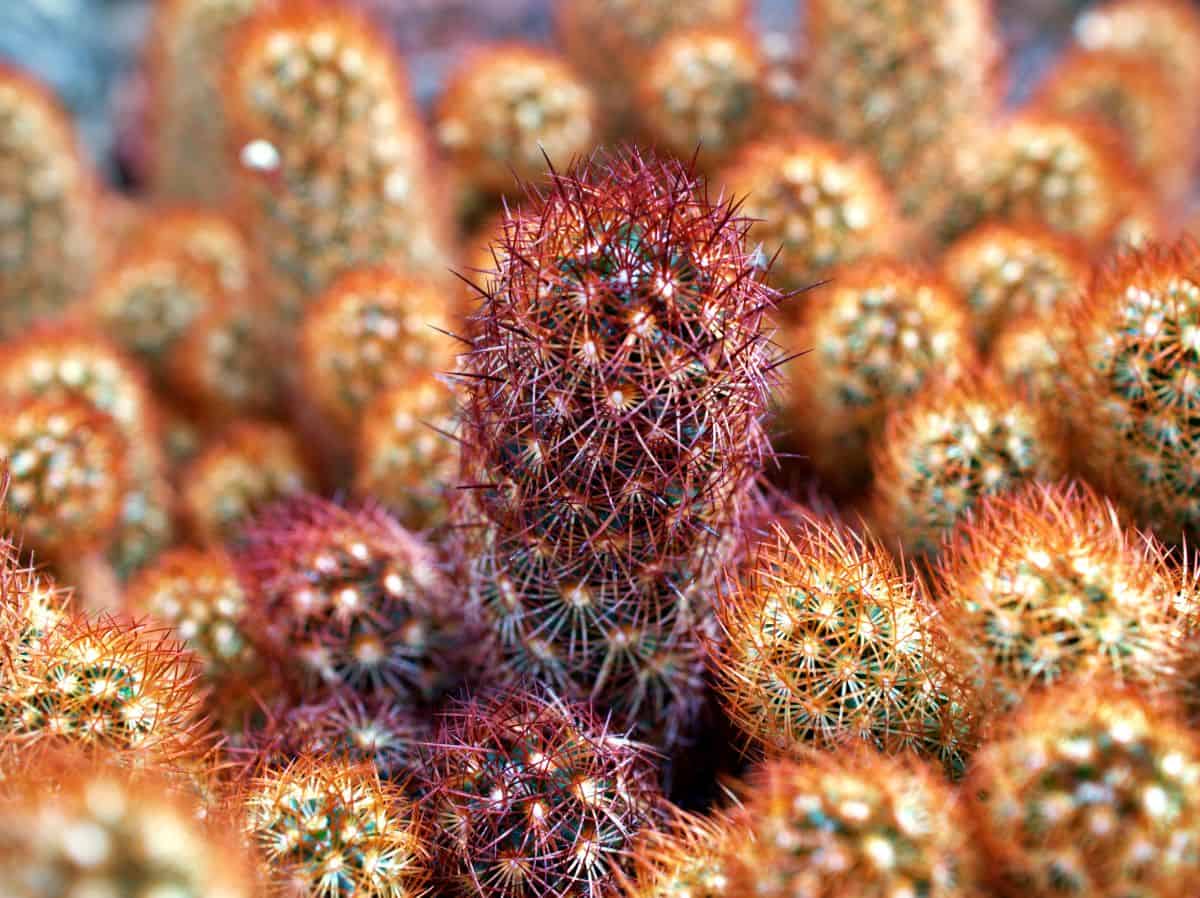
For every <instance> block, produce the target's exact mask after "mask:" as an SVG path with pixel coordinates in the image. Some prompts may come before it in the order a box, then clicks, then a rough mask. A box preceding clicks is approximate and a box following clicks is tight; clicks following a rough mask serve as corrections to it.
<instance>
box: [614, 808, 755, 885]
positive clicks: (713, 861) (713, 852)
mask: <svg viewBox="0 0 1200 898" xmlns="http://www.w3.org/2000/svg"><path fill="white" fill-rule="evenodd" d="M748 839H749V835H748V833H746V832H745V830H744V827H742V826H738V825H736V824H735V823H734V822H733V821H732V820H730V819H729V816H728V815H727V814H725V813H721V812H718V813H717V814H715V815H714V816H711V817H701V816H699V815H697V814H689V813H687V812H686V811H680V810H677V809H671V811H670V812H669V816H668V818H667V820H666V821H665V822H664V823H660V824H658V825H657V826H655V827H649V828H647V829H645V830H643V831H642V832H641V833H640V834H639V836H638V838H637V841H635V842H634V844H633V849H632V851H631V853H632V855H633V867H634V874H633V876H632V878H631V880H630V883H629V885H628V886H627V887H626V895H627V896H628V898H734V896H735V895H736V894H737V893H736V892H734V890H733V884H732V883H731V882H730V881H729V874H728V872H727V869H726V868H727V866H728V864H729V860H728V858H729V855H730V854H732V853H734V852H736V851H738V850H739V848H740V847H742V846H743V845H745V843H746V842H747V840H748Z"/></svg>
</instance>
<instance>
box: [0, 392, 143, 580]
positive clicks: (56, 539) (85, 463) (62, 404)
mask: <svg viewBox="0 0 1200 898" xmlns="http://www.w3.org/2000/svg"><path fill="white" fill-rule="evenodd" d="M126 449H127V447H126V443H125V440H124V437H123V436H122V434H121V431H120V429H119V428H118V427H117V424H116V422H115V421H113V419H112V418H110V417H109V416H108V415H106V414H104V413H103V412H99V411H97V410H96V409H95V408H94V407H93V406H90V405H88V404H86V403H84V402H81V401H80V400H78V399H60V400H56V399H51V398H38V397H30V398H28V399H26V400H25V401H24V402H20V403H19V404H17V405H16V406H15V407H9V409H8V411H7V413H6V414H5V415H3V416H0V459H5V460H6V461H7V465H8V470H9V472H10V474H11V476H12V482H11V484H10V485H9V488H8V494H7V498H6V503H5V507H6V509H7V510H8V511H10V512H11V513H13V514H14V515H16V516H17V517H18V518H19V521H20V527H21V532H22V533H23V535H24V536H25V538H26V539H27V540H28V541H29V543H30V544H31V545H32V546H34V547H36V548H38V549H40V550H41V551H43V552H45V553H46V554H47V555H49V556H50V557H51V558H57V559H58V560H60V561H62V560H65V559H67V558H69V557H71V556H72V555H74V554H76V553H83V554H87V553H90V552H94V551H100V552H103V551H104V550H105V549H106V548H107V547H108V545H109V544H110V543H111V542H112V539H113V536H114V531H115V528H116V525H117V521H118V518H119V516H120V513H121V501H122V497H123V495H124V494H125V492H126V490H127V489H128V486H127V483H128V478H129V476H130V472H129V469H128V466H127V464H126V455H125V453H126Z"/></svg>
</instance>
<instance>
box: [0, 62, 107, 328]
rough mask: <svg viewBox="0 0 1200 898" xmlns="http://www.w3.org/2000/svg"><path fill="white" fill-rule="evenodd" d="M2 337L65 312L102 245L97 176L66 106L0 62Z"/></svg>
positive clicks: (90, 271)
mask: <svg viewBox="0 0 1200 898" xmlns="http://www.w3.org/2000/svg"><path fill="white" fill-rule="evenodd" d="M0 158H3V159H4V169H3V172H0V205H3V208H4V210H5V212H4V215H3V218H2V220H0V339H4V338H9V337H14V336H16V335H18V334H20V333H23V332H24V331H25V329H26V328H27V327H28V326H29V325H30V324H31V323H33V322H35V321H37V320H41V319H45V320H49V319H54V318H57V317H60V316H61V315H62V313H63V312H65V311H66V310H67V308H68V307H69V306H70V305H71V304H72V303H73V302H74V301H75V300H76V299H78V298H79V296H80V294H81V293H83V292H86V291H87V290H88V288H89V287H90V286H91V281H92V277H93V276H94V274H95V272H96V268H97V267H98V265H99V262H100V255H101V252H102V246H101V238H100V232H99V221H98V217H99V212H98V207H97V204H98V193H97V187H96V185H95V183H94V180H93V178H94V176H93V174H92V173H91V171H90V170H89V168H88V167H87V164H86V163H85V162H84V160H83V158H82V157H81V155H80V152H79V149H78V147H77V146H76V138H75V133H74V131H73V129H72V127H71V125H70V122H69V121H68V119H67V116H66V114H65V113H64V112H63V111H62V110H61V109H60V107H59V105H58V103H57V101H56V100H54V99H53V98H52V97H51V96H50V95H49V94H48V93H47V92H46V91H45V90H44V89H43V88H42V87H41V86H40V85H38V84H37V83H35V82H33V81H32V80H30V79H28V78H26V77H25V76H23V75H21V74H19V73H18V72H16V71H15V70H13V69H10V68H8V67H6V66H0Z"/></svg>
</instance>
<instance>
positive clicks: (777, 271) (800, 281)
mask: <svg viewBox="0 0 1200 898" xmlns="http://www.w3.org/2000/svg"><path fill="white" fill-rule="evenodd" d="M721 182H722V183H723V184H724V185H726V187H727V189H728V190H729V191H730V192H732V194H733V195H734V196H735V197H736V198H737V199H740V200H742V212H743V214H745V215H746V216H747V217H748V218H752V219H754V220H755V222H754V226H753V227H752V228H751V229H750V239H752V240H754V241H756V242H760V243H761V244H762V246H763V249H764V250H765V251H766V252H767V253H769V254H772V255H774V254H776V253H777V254H778V258H777V259H776V262H775V264H774V266H772V280H773V281H774V282H775V283H777V284H779V286H780V287H782V288H785V289H788V290H802V289H805V288H807V287H811V286H812V285H813V284H814V283H816V281H817V280H818V279H819V278H821V277H822V276H823V275H825V274H826V273H828V272H829V271H830V270H831V269H832V268H834V267H835V266H838V265H847V264H850V263H853V262H857V261H859V260H861V259H865V258H866V257H868V256H875V255H883V254H886V253H889V252H892V251H895V250H896V249H897V248H898V245H899V242H900V227H899V218H898V215H897V210H896V208H895V203H894V201H893V199H892V196H891V193H890V191H889V190H888V188H887V186H886V185H885V184H884V182H883V181H882V179H881V178H880V176H879V173H878V171H877V170H876V169H875V166H874V164H873V163H872V162H871V160H870V159H869V157H867V156H865V155H862V154H861V153H858V152H855V151H851V150H846V149H844V148H842V147H839V146H836V145H834V144H830V143H825V142H823V141H820V140H816V139H814V138H811V137H804V136H789V137H777V138H772V139H768V140H765V141H760V142H757V143H754V144H751V145H750V146H748V147H746V148H745V149H744V150H743V151H742V152H741V153H740V154H738V156H737V157H736V158H735V159H734V161H733V162H732V163H731V164H730V165H729V166H728V167H727V168H726V169H725V171H724V172H722V174H721Z"/></svg>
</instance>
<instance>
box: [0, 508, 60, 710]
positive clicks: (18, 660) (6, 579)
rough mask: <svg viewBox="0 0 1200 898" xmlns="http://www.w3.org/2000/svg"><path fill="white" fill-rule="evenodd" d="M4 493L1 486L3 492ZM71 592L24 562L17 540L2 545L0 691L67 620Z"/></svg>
mask: <svg viewBox="0 0 1200 898" xmlns="http://www.w3.org/2000/svg"><path fill="white" fill-rule="evenodd" d="M2 493H3V489H2V486H0V494H2ZM70 601H71V592H70V590H67V589H62V588H60V587H59V586H58V585H57V583H56V582H55V581H54V578H53V577H51V576H50V575H49V574H48V573H46V572H45V571H43V570H40V569H38V568H36V567H34V566H33V565H31V564H27V563H25V562H23V561H22V560H21V558H20V552H19V550H18V549H17V547H16V545H15V544H4V545H2V546H0V645H4V646H5V650H4V652H3V653H0V691H3V690H5V689H7V688H9V684H10V682H11V680H10V677H12V676H14V675H19V672H23V671H25V670H27V668H28V665H29V663H30V661H31V659H33V658H34V657H37V656H39V655H40V653H41V652H42V650H43V646H44V645H45V641H46V640H47V639H48V638H50V637H51V634H53V633H54V631H55V630H56V629H57V628H58V627H59V625H60V624H62V623H63V621H64V620H66V617H67V614H68V604H69V603H70Z"/></svg>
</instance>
